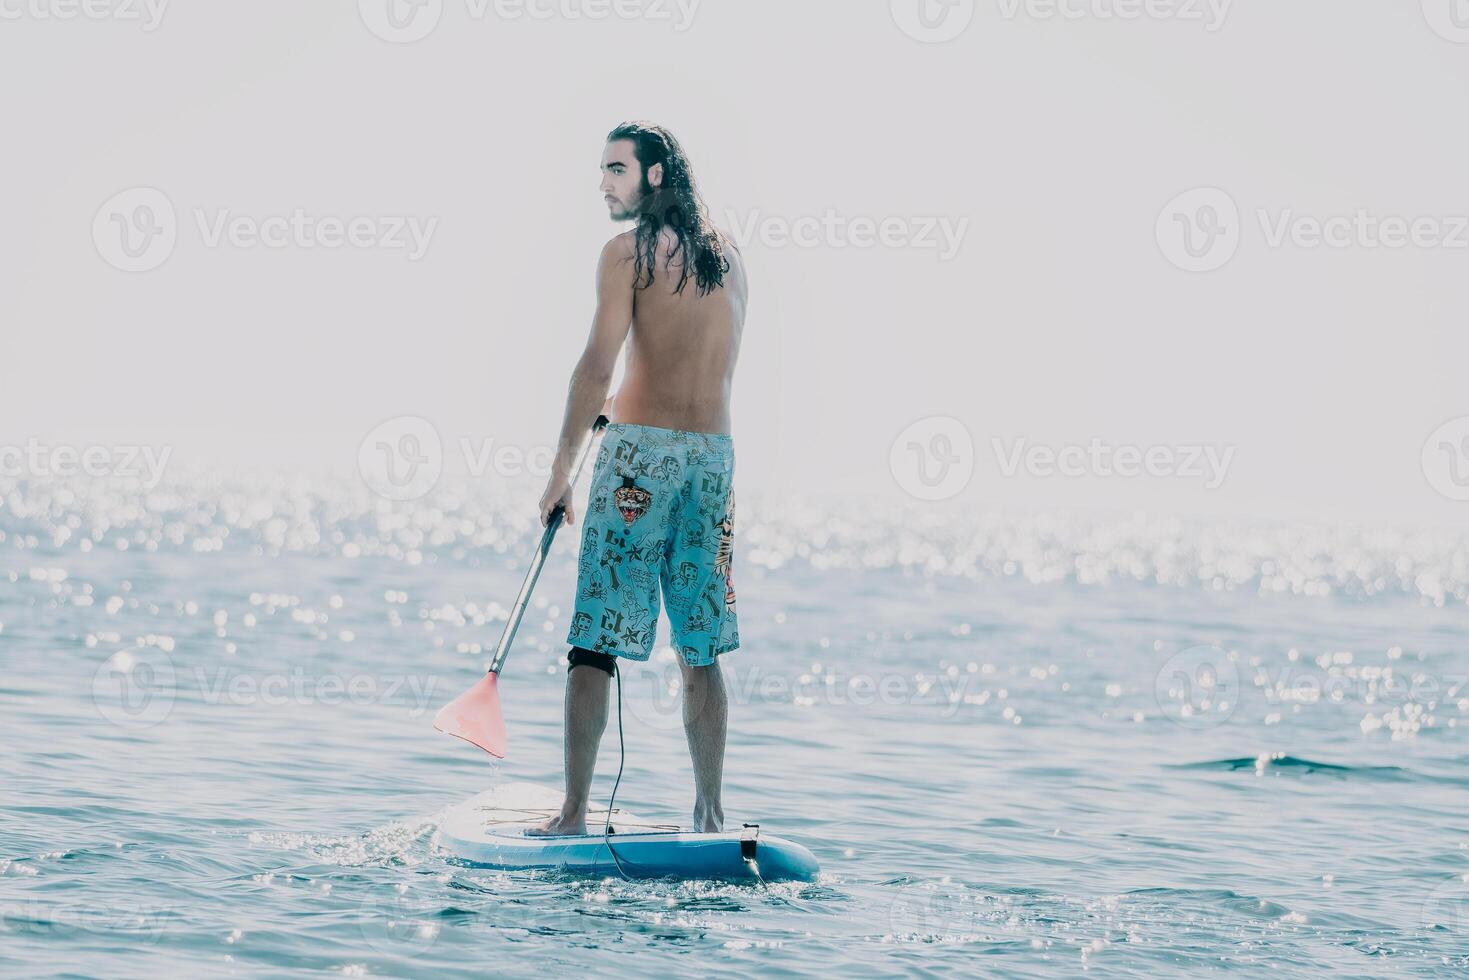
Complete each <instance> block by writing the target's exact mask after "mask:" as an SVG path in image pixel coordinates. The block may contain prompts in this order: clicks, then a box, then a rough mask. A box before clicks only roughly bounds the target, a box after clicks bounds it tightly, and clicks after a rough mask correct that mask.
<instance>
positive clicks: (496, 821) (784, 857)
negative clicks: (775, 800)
mask: <svg viewBox="0 0 1469 980" xmlns="http://www.w3.org/2000/svg"><path fill="white" fill-rule="evenodd" d="M560 807H561V794H560V793H559V792H557V791H555V790H552V789H551V788H550V787H548V786H541V785H537V784H535V783H510V784H508V785H505V786H500V787H497V788H495V789H492V790H488V791H486V792H484V793H481V794H479V795H478V796H475V797H473V798H471V799H469V800H466V801H465V802H463V803H460V804H458V805H457V806H454V807H453V808H451V809H450V810H449V812H448V814H447V815H446V816H445V817H444V821H443V824H442V825H441V826H440V828H439V844H440V846H442V847H443V848H444V850H445V851H447V852H448V853H449V854H450V855H451V856H453V857H455V858H457V859H459V860H461V861H464V862H466V863H468V864H473V865H476V866H480V867H489V868H500V869H504V870H524V869H532V868H540V869H559V870H563V871H570V872H575V873H578V874H589V875H613V876H621V875H626V876H628V877H631V878H666V877H674V878H722V879H749V880H752V881H753V880H756V879H760V880H763V881H812V880H814V879H815V878H816V874H817V872H818V871H819V870H820V865H819V864H818V863H817V861H816V857H815V855H813V854H812V853H811V852H810V851H808V850H807V849H806V848H804V847H802V846H801V845H800V844H797V843H795V842H794V841H789V840H786V839H784V838H782V837H773V836H770V835H768V834H765V833H764V832H762V831H761V830H760V828H759V827H758V826H755V825H748V826H745V827H741V828H739V829H736V830H728V831H725V832H724V833H719V834H696V833H693V832H690V831H686V830H682V829H680V828H679V827H676V826H673V825H671V824H657V823H653V822H652V821H649V820H644V819H642V818H640V817H638V816H636V815H634V814H632V813H629V812H628V811H626V810H624V809H622V808H621V807H618V808H616V809H614V810H613V811H612V833H611V835H610V836H608V837H606V838H604V837H603V834H602V828H603V826H604V824H605V823H606V820H607V810H606V808H605V807H598V806H596V805H595V804H593V805H592V807H591V808H590V809H589V810H588V811H587V829H588V830H590V831H592V833H588V834H584V835H580V834H579V835H566V836H561V837H527V836H525V829H526V828H527V827H529V826H533V825H535V824H539V823H541V822H542V821H544V820H545V819H547V818H548V817H551V816H554V815H555V814H556V813H557V812H558V811H559V809H560Z"/></svg>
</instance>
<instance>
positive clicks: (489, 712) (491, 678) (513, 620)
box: [434, 415, 607, 759]
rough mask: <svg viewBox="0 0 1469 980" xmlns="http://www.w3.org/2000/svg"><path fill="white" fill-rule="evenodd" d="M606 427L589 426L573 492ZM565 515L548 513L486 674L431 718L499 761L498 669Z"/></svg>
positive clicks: (602, 421) (601, 421)
mask: <svg viewBox="0 0 1469 980" xmlns="http://www.w3.org/2000/svg"><path fill="white" fill-rule="evenodd" d="M606 427H607V416H605V415H598V416H597V421H595V422H593V423H592V436H591V438H590V439H588V440H587V443H586V445H584V446H582V448H581V452H579V453H578V454H577V457H576V463H575V464H574V465H573V466H572V468H571V487H572V488H573V489H575V487H576V478H577V477H578V476H580V475H581V467H582V464H583V463H585V462H586V459H587V454H588V453H589V452H591V449H592V443H594V442H596V441H597V435H598V433H600V432H601V431H602V430H603V429H605V428H606ZM565 516H566V508H564V507H562V506H561V505H560V504H557V505H556V509H555V510H553V511H551V519H550V520H549V521H547V522H546V529H545V530H544V531H543V532H541V543H540V544H538V545H537V546H536V551H535V554H534V555H532V556H531V561H530V571H528V572H526V575H525V583H524V584H522V585H521V587H520V596H519V597H518V598H517V599H516V600H515V606H514V607H513V608H512V609H511V610H510V618H509V620H507V621H506V623H505V632H504V633H501V634H500V645H499V646H498V647H496V648H495V658H494V659H493V660H491V661H490V669H489V671H488V672H486V674H485V676H484V677H482V678H480V681H479V683H478V684H476V685H474V687H471V688H470V689H469V690H467V691H465V692H464V693H463V694H461V695H459V696H458V697H457V698H455V699H454V700H453V701H450V702H449V703H448V704H446V705H444V707H443V708H441V709H440V710H439V713H438V714H437V715H435V716H434V727H435V728H437V729H438V730H439V731H441V732H444V733H446V734H449V735H453V736H454V737H455V738H462V739H464V740H465V741H466V742H469V743H470V744H472V745H477V746H479V747H480V748H482V749H484V750H485V751H486V752H488V753H490V755H493V756H496V757H498V758H501V759H503V758H505V715H504V713H503V712H502V711H501V710H500V693H499V690H498V687H497V685H498V684H499V678H500V668H501V667H503V666H505V658H506V657H507V656H509V655H510V641H511V640H514V639H515V630H516V629H517V628H518V627H519V626H520V620H521V617H522V616H524V615H525V606H526V603H528V602H530V593H531V589H534V588H535V587H536V579H538V578H540V577H541V566H542V565H544V564H545V563H546V555H547V554H548V553H550V551H551V541H552V540H553V539H554V538H555V537H556V530H557V529H558V528H559V527H561V520H562V518H564V517H565Z"/></svg>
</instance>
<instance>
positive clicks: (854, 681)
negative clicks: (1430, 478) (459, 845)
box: [0, 475, 1469, 978]
mask: <svg viewBox="0 0 1469 980" xmlns="http://www.w3.org/2000/svg"><path fill="white" fill-rule="evenodd" d="M529 504H530V501H529V498H528V497H526V496H525V494H524V493H523V492H522V493H519V494H517V493H514V492H504V493H503V494H501V495H495V494H492V493H487V492H481V491H478V490H472V489H470V488H469V487H466V486H463V485H457V484H454V483H453V482H452V481H450V482H448V483H446V484H445V485H443V486H442V487H440V489H439V490H437V491H436V492H435V493H434V494H433V495H432V496H430V497H428V498H425V499H423V500H419V501H416V502H412V503H388V502H385V501H381V500H379V499H377V498H375V497H373V496H371V495H370V494H369V493H368V492H367V491H366V489H365V488H363V487H362V486H361V485H360V484H357V483H353V482H351V481H346V480H343V481H340V482H336V481H327V480H316V481H309V480H305V479H287V478H280V477H254V478H245V477H237V478H232V479H230V480H220V479H215V478H210V477H207V476H203V475H194V476H180V477H179V478H178V479H177V480H176V481H175V482H172V483H168V484H165V485H164V486H162V487H160V488H158V489H155V490H148V491H144V490H138V489H135V488H130V487H128V486H127V485H125V484H120V483H112V484H99V483H81V482H67V481H20V482H16V481H10V482H0V664H3V666H4V672H3V675H0V735H3V748H0V759H3V766H0V974H3V975H6V976H25V977H47V976H57V977H60V976H68V977H72V976H108V977H147V978H156V977H160V976H171V975H186V976H191V977H213V976H281V975H306V974H313V973H321V974H342V975H348V976H422V975H435V976H452V975H462V976H482V975H486V974H494V975H503V976H523V977H530V976H561V975H576V974H586V975H597V976H615V977H621V976H627V977H641V976H649V975H668V974H672V975H681V974H688V975H696V976H714V977H749V976H754V975H759V976H787V975H789V976H795V975H816V974H821V975H832V976H873V975H895V976H896V975H910V976H933V977H947V976H956V977H957V976H974V975H993V976H1014V977H1053V976H1080V975H1086V976H1092V977H1099V978H1100V977H1132V976H1182V975H1190V976H1193V975H1201V974H1218V975H1225V974H1232V975H1242V976H1266V975H1268V976H1271V977H1275V978H1288V977H1306V976H1322V975H1325V974H1332V975H1336V976H1344V977H1354V976H1355V977H1392V976H1447V975H1469V766H1466V764H1465V763H1466V760H1469V683H1466V675H1469V604H1466V600H1469V539H1466V538H1465V537H1464V536H1457V537H1455V536H1453V535H1443V534H1431V533H1427V532H1412V531H1399V530H1393V529H1391V528H1382V527H1354V526H1346V525H1335V524H1320V525H1305V524H1289V525H1286V524H1269V523H1265V522H1259V523H1248V522H1240V521H1205V520H1199V521H1187V520H1181V519H1169V518H1160V517H1156V516H1152V515H1143V514H1135V515H1134V514H1128V515H1100V516H1097V515H1093V516H1087V515H1080V514H1002V513H988V512H986V513H979V514H974V513H968V512H966V511H964V510H962V509H958V508H941V507H933V506H923V505H917V504H914V505H910V506H906V507H905V506H902V505H896V506H895V505H892V504H890V503H884V504H881V505H878V504H874V503H872V502H863V501H855V500H849V501H837V502H834V503H833V502H832V501H829V500H824V499H823V500H822V501H820V503H819V506H818V504H817V502H814V501H801V500H795V499H783V500H771V499H764V500H755V499H752V498H746V497H742V499H741V511H740V525H739V527H738V528H737V529H736V534H737V539H736V551H735V581H736V584H737V586H738V589H739V596H740V599H739V602H740V616H741V627H742V628H741V634H742V639H743V644H744V645H743V648H742V649H740V650H739V651H738V652H736V653H733V654H731V655H729V656H728V657H727V658H725V661H724V670H725V672H726V680H727V684H728V686H729V690H730V696H731V706H730V721H729V724H730V736H729V742H730V744H729V751H728V756H727V760H726V792H725V814H726V818H727V823H728V825H730V826H737V825H738V824H739V823H741V822H746V821H749V822H755V821H758V822H759V823H760V824H761V825H762V827H763V828H765V830H766V832H769V833H776V834H779V835H781V836H785V837H790V838H793V839H795V840H797V841H800V842H802V843H804V844H806V845H807V846H809V847H810V848H811V850H812V851H814V852H815V854H816V855H817V857H818V858H819V859H820V861H821V862H822V867H823V872H822V875H821V878H820V880H819V881H818V882H814V883H809V884H800V883H788V884H776V885H769V886H764V887H762V886H761V885H759V884H758V883H756V884H723V883H712V882H628V881H622V880H614V879H586V878H576V877H569V876H564V875H559V874H544V873H517V874H506V873H499V872H495V871H489V870H484V869H475V868H472V867H465V866H461V865H457V864H455V863H453V862H452V861H451V860H448V859H447V858H446V856H445V855H444V854H443V853H442V852H441V851H440V850H439V848H438V847H437V845H436V840H435V837H436V830H437V825H438V821H439V820H440V819H441V815H442V813H443V811H444V809H445V808H446V807H448V806H449V805H451V804H453V803H455V802H458V801H460V800H462V799H464V798H466V797H468V796H470V795H472V794H474V793H477V792H479V791H481V790H484V789H486V788H488V787H490V786H493V785H496V784H498V783H501V782H508V781H535V782H544V783H546V784H548V785H552V786H558V785H559V783H560V779H561V740H560V739H561V710H562V691H563V685H564V683H565V669H564V659H563V658H564V655H565V646H564V644H563V643H562V637H563V636H564V635H565V632H566V626H567V620H568V616H569V613H568V605H569V604H568V599H569V597H570V594H571V582H572V576H573V572H574V556H573V554H572V551H573V547H572V544H573V539H572V538H571V536H566V537H565V538H563V539H562V540H561V541H559V542H558V547H557V549H556V552H555V555H554V556H553V558H552V560H551V563H550V564H549V565H548V567H547V571H546V573H545V575H544V576H543V577H542V580H541V584H540V587H539V589H538V590H537V597H536V600H535V603H534V606H533V608H532V610H531V612H530V614H529V615H528V617H527V620H526V622H525V624H524V626H523V627H522V630H521V636H520V639H519V640H518V641H517V645H516V648H515V650H514V651H513V653H512V655H511V658H510V662H509V665H508V667H507V668H506V670H505V673H504V675H503V679H502V681H501V692H502V697H503V700H504V704H505V709H506V714H507V720H508V725H509V729H510V739H511V744H510V757H509V758H508V759H507V760H505V761H503V762H497V761H495V760H493V759H491V758H490V757H489V756H487V755H484V754H482V753H480V752H478V751H476V750H474V749H472V748H471V747H469V746H467V745H465V744H463V743H461V742H458V741H456V740H454V739H450V738H448V737H446V736H443V735H440V734H438V733H437V732H435V731H434V730H433V728H432V726H431V719H432V715H433V712H434V710H435V709H437V708H438V707H439V706H440V705H442V704H443V703H444V702H445V701H446V700H448V699H449V698H450V697H452V696H453V695H455V694H456V693H458V692H459V691H460V690H461V689H462V688H464V687H466V686H467V685H469V684H470V683H472V682H473V681H474V680H475V679H476V678H477V677H478V674H479V671H480V669H481V666H482V664H483V662H484V661H485V659H486V658H487V652H486V651H487V649H488V648H492V647H493V646H494V644H495V642H496V640H497V639H498V637H499V633H500V625H501V622H502V621H503V619H504V616H505V613H506V607H507V606H508V605H509V604H510V602H511V601H512V600H513V598H514V595H515V593H516V590H517V589H518V587H519V583H520V579H521V576H522V575H523V572H524V567H525V560H526V557H527V555H528V553H529V552H530V549H531V547H532V545H533V542H534V538H535V535H536V533H537V531H538V528H537V527H535V526H533V521H534V512H533V508H532V507H531V506H530V505H529ZM666 640H667V632H666V623H665V624H663V628H662V636H661V642H662V643H663V644H666ZM677 678H678V671H677V669H676V666H675V665H674V662H673V660H672V652H671V651H670V650H668V649H667V648H666V646H664V648H663V649H661V650H660V652H659V653H657V654H655V656H654V659H653V660H652V661H651V662H650V663H649V664H647V665H645V666H644V667H642V668H635V667H632V666H630V667H629V668H628V669H627V670H626V671H625V677H624V689H623V700H624V703H623V732H622V734H623V738H624V739H625V743H626V770H625V773H624V776H623V779H622V784H621V787H620V789H619V791H618V798H617V803H618V805H619V806H625V807H627V808H629V809H631V810H633V811H635V812H638V813H640V814H643V815H646V816H649V817H652V818H655V819H657V820H661V821H668V822H683V823H687V822H688V820H689V816H690V810H691V807H692V797H693V794H692V781H691V772H690V765H689V758H688V751H687V747H686V744H685V741H684V735H683V731H682V726H681V721H680V717H679V709H678V697H677V690H676V685H677ZM617 765H618V730H617V724H616V714H615V706H614V715H613V720H612V723H611V724H610V725H609V727H608V731H607V735H606V737H605V738H604V741H603V743H602V754H601V759H600V764H599V770H598V775H597V781H596V784H595V787H594V794H595V796H596V797H597V798H598V799H600V800H602V801H603V802H605V800H606V797H607V794H608V793H609V791H610V790H611V787H612V779H613V777H614V776H615V774H616V771H617Z"/></svg>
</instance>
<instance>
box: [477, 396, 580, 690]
mask: <svg viewBox="0 0 1469 980" xmlns="http://www.w3.org/2000/svg"><path fill="white" fill-rule="evenodd" d="M607 425H608V422H607V416H605V415H598V416H597V420H596V421H595V422H593V423H592V435H591V438H589V439H588V440H587V441H586V444H585V445H583V446H582V447H581V451H580V452H578V453H577V454H576V462H575V463H574V464H573V465H572V467H571V482H570V484H569V486H570V488H571V490H575V488H576V481H577V478H578V477H579V476H581V468H582V464H583V463H585V462H586V461H587V456H588V455H590V454H591V451H592V444H593V443H595V442H596V441H597V436H598V435H599V434H600V433H601V432H602V430H603V429H605V428H607ZM571 490H568V491H567V492H568V493H569V492H571ZM565 517H566V507H565V505H564V504H559V503H558V504H557V505H556V507H555V509H554V510H552V511H551V517H550V519H549V520H547V521H546V529H545V530H544V531H542V532H541V542H540V544H538V545H536V550H535V554H533V555H531V560H530V570H529V571H527V572H526V574H525V581H524V582H523V583H522V584H521V586H520V595H519V596H517V597H516V599H515V605H514V606H512V607H511V609H510V618H509V619H508V620H507V621H506V622H505V632H503V633H501V634H500V645H499V646H498V647H496V648H495V657H494V659H493V660H491V661H490V668H489V669H490V672H491V673H496V674H498V673H499V672H500V668H501V667H503V666H505V658H506V657H508V656H509V655H510V643H511V641H512V640H514V639H515V631H516V630H517V629H519V628H520V620H521V619H522V618H523V617H524V616H525V607H526V605H527V604H528V603H529V602H530V594H531V590H532V589H534V588H535V587H536V580H537V579H539V578H540V577H541V568H542V567H543V566H544V565H545V564H546V556H547V555H548V554H550V553H551V542H552V541H554V540H556V531H557V529H558V528H560V527H561V522H562V520H563V519H564V518H565Z"/></svg>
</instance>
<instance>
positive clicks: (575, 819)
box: [525, 810, 587, 837]
mask: <svg viewBox="0 0 1469 980" xmlns="http://www.w3.org/2000/svg"><path fill="white" fill-rule="evenodd" d="M586 832H587V814H586V811H585V810H583V811H582V812H581V813H580V814H574V813H573V814H567V813H565V812H563V813H558V814H557V815H556V816H554V817H552V818H550V819H549V820H547V821H546V822H545V823H543V824H539V825H537V826H535V827H527V828H525V836H527V837H562V836H565V835H567V834H585V833H586Z"/></svg>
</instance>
